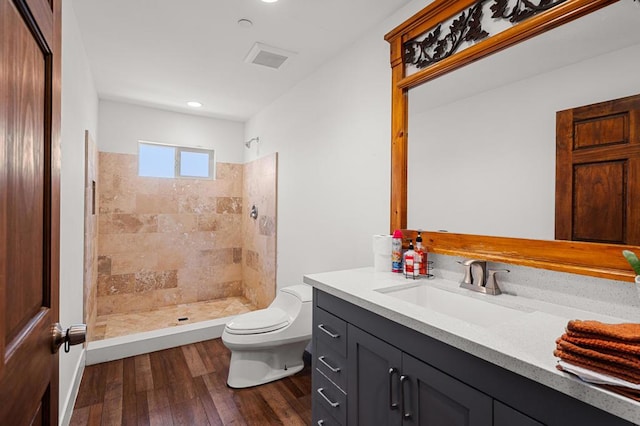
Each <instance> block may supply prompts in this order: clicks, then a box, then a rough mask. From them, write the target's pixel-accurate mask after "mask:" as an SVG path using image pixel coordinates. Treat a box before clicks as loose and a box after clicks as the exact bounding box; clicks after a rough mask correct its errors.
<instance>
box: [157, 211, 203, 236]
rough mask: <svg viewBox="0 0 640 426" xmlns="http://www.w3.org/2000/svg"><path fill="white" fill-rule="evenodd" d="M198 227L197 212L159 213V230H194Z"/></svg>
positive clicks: (165, 231)
mask: <svg viewBox="0 0 640 426" xmlns="http://www.w3.org/2000/svg"><path fill="white" fill-rule="evenodd" d="M197 229H198V216H197V215H195V214H159V215H158V232H164V233H167V232H193V231H195V230H197Z"/></svg>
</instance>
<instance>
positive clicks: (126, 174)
mask: <svg viewBox="0 0 640 426" xmlns="http://www.w3.org/2000/svg"><path fill="white" fill-rule="evenodd" d="M100 159H101V161H103V162H102V163H101V167H100V170H99V176H100V177H101V179H102V181H101V187H100V190H101V191H100V194H101V198H100V205H99V211H100V215H99V217H98V229H99V238H98V244H97V245H98V253H99V256H100V257H99V259H100V260H99V272H100V274H99V279H98V280H99V284H98V289H97V292H98V293H99V295H98V314H99V315H107V314H114V313H128V312H139V311H147V310H152V309H155V308H158V307H161V306H167V305H171V304H182V303H188V302H195V301H199V300H204V299H203V297H228V296H237V295H241V294H242V293H243V291H244V290H243V285H242V284H243V264H242V259H243V253H242V251H243V248H242V244H243V234H242V226H243V218H242V216H243V215H242V214H241V213H242V211H243V204H244V202H243V198H242V197H243V194H242V192H243V189H244V185H243V175H244V167H243V165H241V164H225V163H218V164H217V168H216V169H217V179H216V180H204V179H166V178H151V177H140V176H137V156H136V155H128V154H113V153H100ZM102 166H104V167H102ZM274 253H275V252H274ZM227 293H229V294H227Z"/></svg>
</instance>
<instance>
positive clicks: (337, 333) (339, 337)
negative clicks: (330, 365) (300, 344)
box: [313, 308, 347, 358]
mask: <svg viewBox="0 0 640 426" xmlns="http://www.w3.org/2000/svg"><path fill="white" fill-rule="evenodd" d="M313 315H314V318H313V324H314V328H313V335H314V336H315V337H316V342H317V343H320V342H322V343H325V344H326V345H327V346H328V347H329V348H330V349H331V350H333V351H335V352H336V353H338V354H339V355H341V356H343V357H345V358H346V357H347V323H346V322H344V321H343V320H341V319H340V318H338V317H336V316H334V315H331V314H330V313H329V312H327V311H324V310H322V309H320V308H316V309H314V311H313Z"/></svg>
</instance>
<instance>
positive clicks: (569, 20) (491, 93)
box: [386, 0, 640, 281]
mask: <svg viewBox="0 0 640 426" xmlns="http://www.w3.org/2000/svg"><path fill="white" fill-rule="evenodd" d="M459 3H460V2H448V1H440V2H438V1H436V2H435V3H432V4H431V5H430V6H428V7H427V8H425V9H423V10H422V11H421V12H419V13H418V14H416V15H415V16H414V17H412V18H410V19H409V20H408V21H406V22H405V23H404V24H403V25H401V26H399V27H398V28H396V29H395V30H393V31H392V32H390V33H389V34H388V35H387V37H386V38H387V40H388V41H389V42H390V43H391V64H392V70H393V74H392V79H393V88H394V91H393V101H392V114H393V120H392V206H391V228H392V229H396V228H399V229H407V228H408V229H418V228H426V229H427V230H429V231H430V232H428V238H427V239H428V249H430V250H431V251H434V252H437V253H438V252H439V253H445V254H458V255H463V256H475V257H478V258H485V259H488V260H496V261H502V262H506V263H515V264H523V265H528V266H536V267H542V268H547V269H554V270H560V271H566V272H573V273H579V274H586V275H595V276H600V277H605V278H613V279H621V280H628V281H632V280H633V273H632V272H631V269H630V267H629V266H628V265H627V264H626V262H625V261H624V259H623V258H622V256H621V254H620V252H621V250H622V249H623V248H625V247H626V246H617V245H610V244H596V243H579V242H568V241H552V240H553V239H554V199H555V155H556V152H555V150H556V147H555V143H556V137H555V132H556V124H555V120H556V111H559V110H563V109H567V108H573V107H577V106H581V105H586V104H590V103H595V102H602V101H606V100H610V99H615V98H619V97H624V96H629V95H633V94H638V93H640V79H638V78H637V77H635V72H634V70H637V69H638V65H640V60H639V59H638V58H640V34H638V32H637V31H636V30H635V28H638V27H640V25H639V24H640V4H638V3H636V2H632V1H630V0H621V1H619V2H610V1H608V2H603V1H572V0H567V1H565V2H562V3H561V4H560V5H559V6H555V7H554V8H551V9H548V10H547V11H543V12H541V13H539V14H537V15H535V16H533V17H528V18H526V19H524V20H523V21H522V22H520V23H517V24H516V25H513V26H511V27H509V28H507V29H506V30H501V32H499V33H498V34H496V35H491V36H488V37H486V38H484V39H483V40H481V41H479V42H476V43H468V47H467V48H466V49H464V50H462V51H459V52H457V53H453V54H451V55H450V56H448V57H445V59H443V60H441V61H437V62H435V63H433V64H431V65H429V66H427V67H426V68H424V69H422V70H420V69H418V70H416V69H411V66H412V65H411V64H410V63H409V62H410V61H412V59H413V58H415V56H416V55H415V53H414V54H413V57H412V55H409V54H408V49H407V45H408V44H407V42H410V41H411V40H415V39H419V37H420V36H419V35H420V34H427V36H426V37H428V34H430V33H431V34H433V33H434V30H433V29H434V28H437V27H438V25H439V24H442V23H444V24H445V25H440V26H441V27H442V28H446V27H447V25H450V24H447V20H449V23H450V22H451V20H452V19H454V20H455V19H456V17H459V16H461V15H460V14H464V13H465V12H466V13H468V16H469V17H470V16H471V13H472V12H469V10H470V9H468V8H470V7H474V5H477V4H481V3H485V4H486V3H491V2H478V3H476V2H466V4H465V5H463V6H461V5H460V4H459ZM495 4H498V2H495ZM541 4H542V3H541ZM488 7H490V5H489V6H487V5H486V7H485V10H486V9H487V8H488ZM492 10H493V9H492ZM576 18H579V19H576ZM442 31H444V30H442ZM442 31H441V32H442ZM422 37H423V38H422V39H423V40H424V39H425V38H426V37H425V36H422ZM423 46H424V45H423ZM507 47H508V48H507ZM430 53H433V51H432V52H430ZM432 56H433V55H432ZM414 68H415V67H414ZM454 70H455V71H454ZM451 71H454V72H451ZM637 226H640V224H638V225H637ZM438 230H446V231H448V232H446V233H445V232H437V231H438ZM631 249H632V250H636V251H640V250H639V249H638V248H637V247H635V248H631Z"/></svg>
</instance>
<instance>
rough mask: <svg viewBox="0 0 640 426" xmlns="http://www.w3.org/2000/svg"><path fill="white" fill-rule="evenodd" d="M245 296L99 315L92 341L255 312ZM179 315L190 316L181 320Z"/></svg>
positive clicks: (181, 316) (254, 308)
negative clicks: (151, 309) (144, 310)
mask: <svg viewBox="0 0 640 426" xmlns="http://www.w3.org/2000/svg"><path fill="white" fill-rule="evenodd" d="M256 309H257V308H256V307H255V306H254V305H252V304H251V302H249V300H247V299H245V298H244V297H227V298H224V299H216V300H211V301H206V302H194V303H185V304H182V305H176V306H166V307H163V308H158V309H156V310H153V311H147V312H135V313H128V314H110V315H102V316H99V317H98V318H96V324H95V327H94V330H93V338H92V340H103V339H109V338H111V337H118V336H125V335H127V334H134V333H141V332H143V331H151V330H158V329H161V328H168V327H174V326H176V325H184V324H192V323H194V322H200V321H207V320H212V319H216V318H223V317H228V316H231V315H238V314H242V313H245V312H250V311H255V310H256ZM178 318H188V319H186V320H183V321H179V320H178Z"/></svg>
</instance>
